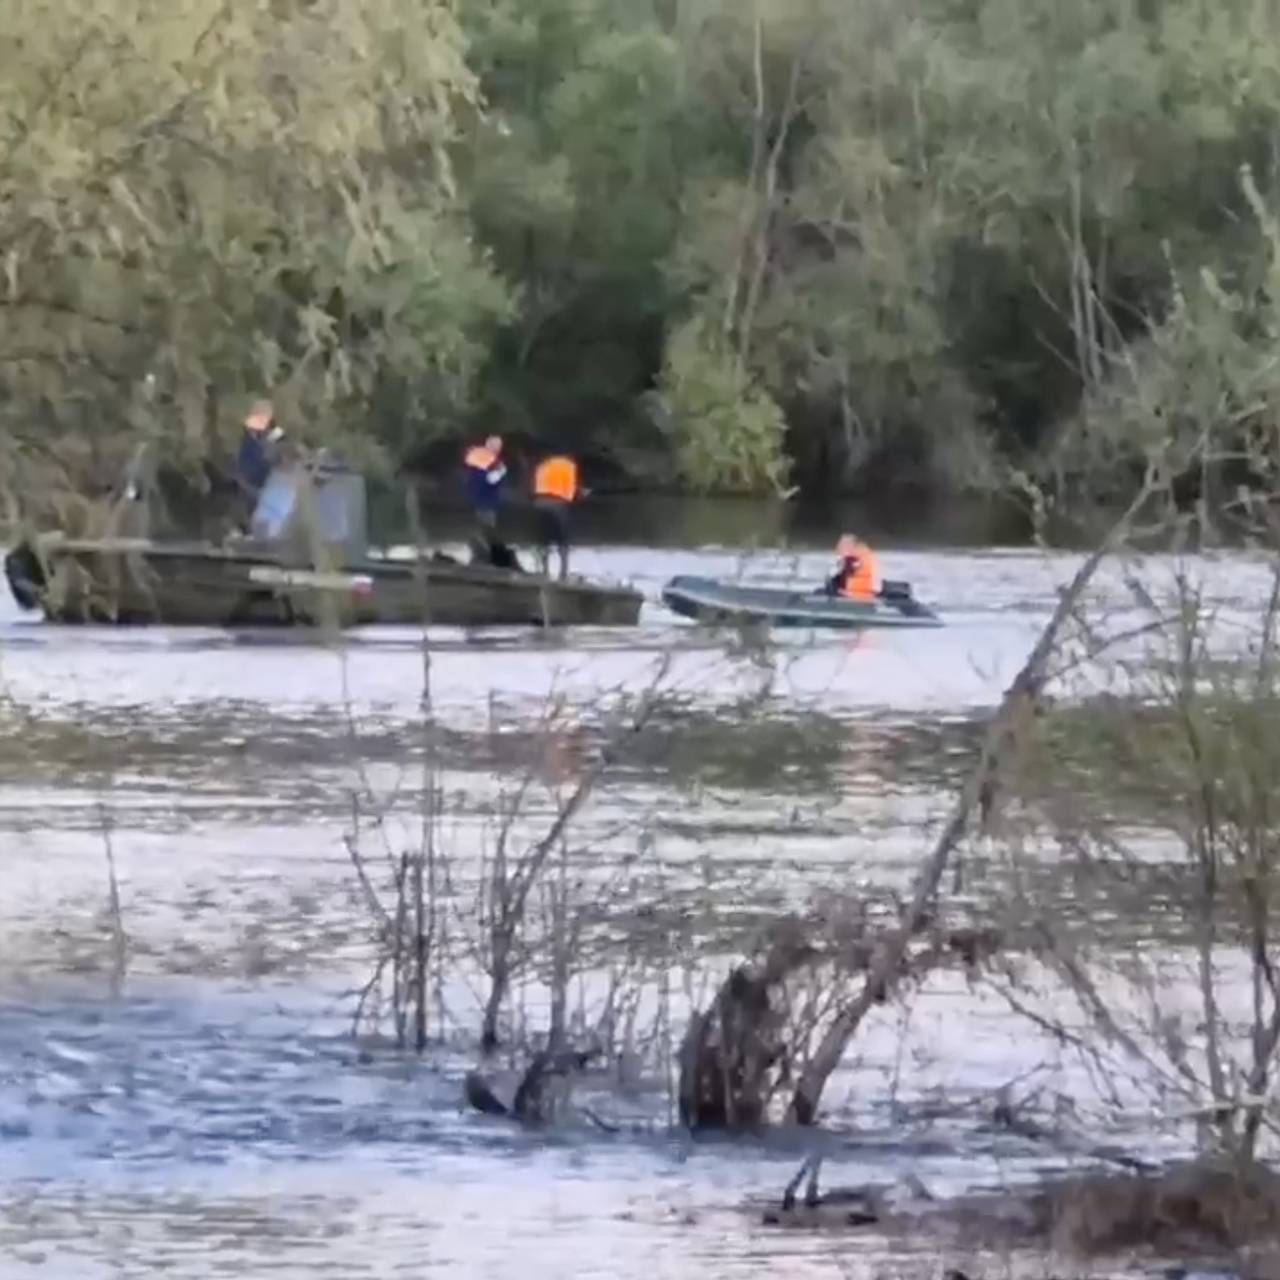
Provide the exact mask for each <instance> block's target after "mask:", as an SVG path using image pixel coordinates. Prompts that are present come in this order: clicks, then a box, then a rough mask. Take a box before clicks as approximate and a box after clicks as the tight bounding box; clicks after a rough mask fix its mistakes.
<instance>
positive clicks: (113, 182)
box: [0, 0, 505, 495]
mask: <svg viewBox="0 0 1280 1280" xmlns="http://www.w3.org/2000/svg"><path fill="white" fill-rule="evenodd" d="M0 74H3V77H4V80H5V84H6V90H7V102H6V107H7V110H6V113H5V115H4V116H3V117H0V174H2V175H3V177H0V260H2V261H3V263H4V273H3V280H2V281H0V305H2V312H0V313H2V315H3V324H2V326H0V414H3V418H4V426H5V428H6V436H7V440H8V443H9V446H10V447H9V448H7V449H6V451H5V469H6V474H7V478H8V480H9V485H8V487H9V490H10V492H22V493H24V495H30V494H31V493H32V492H33V491H34V490H35V489H36V488H37V487H39V486H44V485H55V486H56V485H57V484H62V485H66V486H70V487H72V488H76V489H83V488H85V487H86V486H92V485H93V484H95V483H100V482H101V481H102V480H103V477H104V476H106V475H110V474H111V469H112V468H114V466H115V464H116V462H117V461H118V457H119V453H120V450H121V446H122V443H124V442H125V441H128V442H129V443H134V442H136V441H137V440H138V439H141V438H148V439H151V440H154V441H157V442H159V443H160V444H161V445H162V447H163V451H164V452H165V453H166V454H168V456H169V457H171V458H174V459H177V460H183V461H186V462H188V463H189V462H192V461H193V460H195V459H199V458H203V457H205V456H206V455H207V454H208V453H209V451H210V450H211V449H213V448H215V447H216V440H217V437H218V436H219V435H220V434H221V433H222V432H224V431H225V430H228V429H230V428H231V427H232V426H233V424H234V423H235V421H236V418H237V416H238V410H239V408H240V403H241V402H242V400H243V398H244V397H247V396H248V395H251V394H261V393H263V392H269V393H271V394H273V395H274V396H275V397H276V399H277V400H278V401H279V402H280V403H281V406H282V411H283V413H284V415H285V416H286V418H287V420H288V421H289V422H290V424H291V425H292V426H293V427H294V428H295V430H296V431H297V432H299V433H301V434H306V433H308V432H312V433H316V434H328V433H331V432H332V431H333V429H334V427H335V424H337V423H339V422H343V423H345V424H347V425H351V424H362V423H366V422H368V419H369V413H370V406H371V405H374V406H376V405H377V404H378V403H379V402H380V401H381V402H384V403H390V404H392V405H394V408H395V410H396V414H397V417H398V418H399V419H400V420H402V421H404V422H406V423H409V424H413V425H415V426H416V425H417V423H419V422H420V421H421V420H422V418H421V415H422V414H423V413H424V412H425V411H427V410H429V411H430V414H431V418H430V421H432V422H437V421H439V420H440V418H441V417H442V416H444V415H447V414H449V413H450V412H451V411H456V409H457V407H458V406H460V405H461V404H463V403H465V400H466V396H467V393H468V385H469V381H470V378H471V375H472V372H473V368H474V365H475V362H476V357H477V352H478V349H479V347H478V340H479V339H480V338H481V337H482V333H483V327H484V325H485V324H486V323H487V322H488V321H489V320H491V319H492V318H493V317H494V316H496V315H498V314H500V313H501V311H502V308H503V306H504V305H505V299H504V295H503V291H502V290H501V289H500V288H499V287H498V286H497V284H496V283H495V282H494V280H493V278H492V276H491V275H490V273H489V271H488V269H487V267H486V265H485V263H484V261H483V259H482V257H481V256H480V255H478V254H477V253H476V252H475V251H474V250H473V248H472V247H471V244H470V241H469V237H468V235H467V233H466V230H465V227H464V226H463V225H462V224H461V223H460V221H459V219H458V216H457V213H456V194H455V190H454V183H453V179H452V174H451V167H450V160H449V147H450V144H451V142H452V141H453V138H454V121H455V116H456V113H457V111H458V109H459V108H460V107H461V106H464V105H465V104H467V103H468V102H470V101H471V100H472V99H473V97H474V93H475V85H474V81H473V79H472V77H471V75H470V73H469V72H468V70H467V67H466V65H465V60H464V48H463V43H462V38H461V35H460V33H459V30H458V28H457V26H456V24H455V22H454V19H453V16H452V11H451V6H450V5H449V4H448V3H447V0H318V2H316V3H301V2H291V0H275V2H274V3H271V4H260V5H234V4H224V3H220V2H219V0H175V3H165V4H159V3H154V2H153V0H90V3H88V4H82V3H76V4H71V3H70V0H16V2H15V4H13V5H11V6H10V7H9V10H8V16H7V18H6V33H5V40H4V41H3V42H0ZM399 429H400V428H399V422H397V423H396V424H395V425H393V426H392V427H391V428H390V429H389V430H388V432H387V433H386V435H385V436H384V438H385V439H386V440H387V442H388V443H392V444H393V445H394V444H399V443H401V441H400V440H398V439H397V437H396V432H397V430H399ZM33 467H35V468H36V470H35V471H33V470H32V468H33ZM37 482H38V485H37Z"/></svg>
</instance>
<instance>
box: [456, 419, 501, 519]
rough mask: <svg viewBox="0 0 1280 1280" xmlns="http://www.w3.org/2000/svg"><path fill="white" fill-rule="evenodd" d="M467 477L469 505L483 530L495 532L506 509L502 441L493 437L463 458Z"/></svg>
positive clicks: (473, 446) (475, 447) (471, 449)
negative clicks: (500, 516)
mask: <svg viewBox="0 0 1280 1280" xmlns="http://www.w3.org/2000/svg"><path fill="white" fill-rule="evenodd" d="M463 465H464V467H465V469H466V477H467V501H468V502H469V503H470V504H471V511H472V514H473V515H474V516H475V518H476V522H477V523H478V524H479V525H480V528H481V529H482V530H484V531H485V532H486V533H490V532H492V530H494V529H495V528H496V527H497V524H498V511H499V509H500V508H501V506H502V482H503V480H505V479H506V476H507V464H506V463H505V462H504V461H503V458H502V437H501V436H489V437H487V438H486V440H485V442H484V444H476V445H472V446H471V448H470V449H468V450H467V452H466V455H465V457H464V458H463Z"/></svg>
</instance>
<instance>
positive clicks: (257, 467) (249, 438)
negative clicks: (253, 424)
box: [236, 428, 271, 494]
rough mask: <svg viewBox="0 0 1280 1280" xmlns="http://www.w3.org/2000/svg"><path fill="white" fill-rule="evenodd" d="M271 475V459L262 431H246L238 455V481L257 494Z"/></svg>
mask: <svg viewBox="0 0 1280 1280" xmlns="http://www.w3.org/2000/svg"><path fill="white" fill-rule="evenodd" d="M270 474H271V458H270V456H269V455H268V453H267V446H266V442H265V441H264V440H263V438H262V433H261V432H260V431H250V430H248V428H246V429H245V432H244V434H243V435H242V436H241V437H240V449H239V452H238V453H237V454H236V479H237V480H239V482H240V484H241V485H242V486H243V487H244V488H245V489H247V490H248V491H249V492H250V493H254V494H256V493H257V492H258V491H259V490H260V489H261V488H262V486H263V485H264V484H266V482H267V476H269V475H270Z"/></svg>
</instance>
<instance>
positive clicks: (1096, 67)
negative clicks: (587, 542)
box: [0, 0, 1280, 496]
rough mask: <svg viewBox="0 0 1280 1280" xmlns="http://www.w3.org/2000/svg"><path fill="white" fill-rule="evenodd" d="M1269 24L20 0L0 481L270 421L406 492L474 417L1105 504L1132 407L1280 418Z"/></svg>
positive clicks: (980, 5)
mask: <svg viewBox="0 0 1280 1280" xmlns="http://www.w3.org/2000/svg"><path fill="white" fill-rule="evenodd" d="M1277 37H1280V11H1278V10H1277V9H1276V6H1275V5H1274V4H1273V3H1271V0H1222V3H1220V4H1216V5H1212V6H1208V5H1204V4H1203V3H1201V2H1200V0H1162V3H1158V4H1157V3H1153V0H1083V2H1082V3H1078V4H1072V5H1068V6H1064V5H1061V4H1058V3H1055V2H1054V0H915V3H912V4H909V5H904V4H901V3H899V2H896V0H860V2H859V3H858V4H853V5H850V4H847V3H841V2H840V0H746V2H744V0H629V2H627V3H624V2H623V0H262V2H260V3H255V4H248V5H238V4H225V3H220V2H219V0H178V2H177V3H175V4H171V5H163V6H162V5H159V4H156V3H155V2H154V0H89V2H88V3H87V4H79V3H77V4H76V5H75V6H72V5H71V4H70V2H69V0H14V3H13V4H11V5H10V9H9V17H8V21H7V23H6V31H5V35H4V38H3V40H2V41H0V71H2V72H3V74H4V77H5V83H6V87H7V89H8V93H7V96H6V107H5V110H4V112H3V114H0V262H2V263H3V268H4V269H3V273H2V274H0V413H3V415H4V420H5V426H6V429H7V431H8V433H9V438H10V443H11V445H12V444H13V443H14V442H17V443H18V444H19V445H20V448H18V449H16V450H15V449H13V448H10V449H9V450H8V451H7V455H6V456H7V457H8V460H9V466H10V468H12V467H14V466H16V465H18V464H19V463H21V464H22V465H26V466H30V465H31V463H32V462H33V460H35V459H39V458H45V459H46V461H47V460H48V456H49V454H50V451H52V453H53V454H54V455H56V456H57V458H58V459H59V465H61V466H63V467H66V466H68V465H70V464H71V462H72V461H74V462H75V465H76V467H78V468H79V469H80V470H81V471H83V470H84V469H85V467H86V466H87V465H88V464H91V463H92V464H95V465H96V462H95V460H96V459H98V456H99V454H101V451H102V450H103V449H107V448H108V442H116V445H115V446H113V447H118V445H119V443H120V442H122V441H125V440H126V439H129V440H132V439H134V438H136V437H137V436H138V435H139V433H142V434H144V435H149V436H153V437H156V438H159V439H162V440H163V441H164V442H165V445H166V448H168V449H169V450H170V451H171V452H173V453H174V454H175V456H181V457H190V458H196V457H204V456H207V455H208V454H209V453H210V452H211V451H213V450H215V449H216V447H217V441H218V440H220V439H222V438H223V437H225V436H226V435H227V434H228V433H230V432H233V431H234V428H235V423H236V421H237V418H238V412H239V408H240V406H241V405H242V403H243V401H244V399H245V398H247V397H248V396H250V395H254V394H260V393H271V394H274V395H275V396H276V397H277V398H278V399H279V400H280V401H281V403H282V405H283V406H284V407H285V411H286V414H287V415H288V416H289V417H290V419H291V420H292V421H293V423H294V424H295V428H296V429H306V430H312V431H314V432H315V433H316V434H317V435H322V436H325V437H326V438H328V437H331V436H332V435H333V434H334V433H335V432H336V433H339V434H345V437H346V439H347V441H348V443H351V442H355V443H357V444H359V445H360V446H361V447H362V450H363V453H364V454H365V455H366V456H372V455H374V454H379V453H380V454H381V455H382V456H384V457H385V458H386V459H387V460H388V461H390V462H391V463H393V464H394V463H403V462H404V461H405V460H406V459H410V458H412V457H413V456H414V454H415V452H417V451H418V450H419V449H420V447H421V446H423V445H424V444H426V443H429V442H430V441H431V440H432V439H436V438H452V437H454V436H457V435H459V434H460V433H462V432H463V431H466V430H473V429H480V428H481V427H484V428H488V427H497V428H500V429H502V430H505V431H507V432H508V433H510V434H514V435H524V436H525V437H527V438H528V439H529V440H530V441H533V442H537V443H555V444H557V445H560V446H565V447H571V448H575V449H579V450H581V451H583V452H585V453H587V454H588V455H594V456H597V457H606V456H607V457H610V458H612V459H613V460H614V461H615V462H616V463H617V464H618V465H619V466H620V467H621V469H622V470H623V471H625V472H628V473H630V474H631V475H633V476H635V477H637V478H643V477H645V476H650V477H654V476H657V477H667V476H673V477H675V478H676V479H678V480H679V481H681V482H683V483H685V484H688V485H690V486H693V487H697V488H732V489H742V488H757V489H766V488H769V487H772V486H776V485H777V484H778V483H779V480H780V478H781V477H782V475H783V473H784V471H785V472H787V473H788V474H789V475H790V477H791V479H792V480H794V481H795V482H798V483H799V484H801V485H802V486H808V487H810V488H818V487H823V486H829V487H830V486H834V487H840V488H845V489H858V488H862V489H871V488H877V489H880V488H883V487H884V486H885V485H886V484H893V483H899V484H902V483H922V484H927V485H934V486H941V487H944V488H955V487H957V486H960V485H964V484H970V483H978V484H990V483H993V482H994V483H999V482H1000V478H1001V475H1002V473H1003V472H1004V471H1005V470H1006V469H1016V470H1017V471H1018V472H1020V473H1021V474H1024V475H1032V476H1037V477H1038V478H1039V479H1040V480H1041V481H1048V482H1051V483H1052V484H1053V485H1054V486H1056V488H1057V490H1058V492H1059V494H1060V495H1064V496H1069V495H1070V494H1071V493H1072V492H1074V491H1076V490H1078V489H1080V488H1083V489H1086V490H1089V489H1092V488H1094V487H1096V485H1097V483H1098V481H1099V477H1102V478H1104V479H1105V478H1107V477H1111V478H1112V479H1114V480H1117V481H1125V479H1126V477H1128V476H1129V475H1130V473H1131V471H1132V469H1133V466H1136V464H1137V462H1138V460H1140V459H1141V458H1143V457H1145V456H1146V455H1147V453H1148V452H1149V443H1150V441H1149V433H1150V431H1152V430H1162V429H1164V427H1165V424H1166V423H1167V421H1168V417H1167V415H1164V416H1163V417H1162V414H1163V410H1162V411H1161V414H1157V413H1156V406H1157V402H1161V403H1163V401H1164V400H1166V399H1167V400H1168V401H1169V403H1170V405H1171V406H1172V407H1171V409H1170V412H1172V413H1174V414H1175V416H1180V417H1181V419H1183V420H1190V419H1192V418H1195V419H1196V420H1197V421H1198V422H1200V424H1201V425H1203V415H1204V414H1206V413H1210V414H1212V413H1215V412H1217V411H1216V410H1213V409H1212V408H1211V407H1206V406H1208V405H1209V402H1210V401H1212V403H1213V404H1217V405H1218V406H1219V408H1221V410H1222V414H1223V415H1224V416H1223V419H1222V421H1223V424H1225V425H1226V426H1227V427H1228V428H1229V429H1230V430H1231V431H1240V432H1244V433H1245V434H1248V435H1250V436H1251V437H1253V436H1256V435H1257V434H1258V432H1259V431H1260V430H1265V429H1269V427H1268V424H1269V423H1270V421H1271V419H1270V418H1269V417H1268V414H1269V413H1270V409H1269V408H1264V407H1263V406H1262V401H1261V400H1259V399H1258V397H1257V396H1256V395H1255V394H1254V393H1253V391H1252V390H1250V387H1251V386H1252V385H1253V383H1255V382H1256V381H1257V379H1258V378H1264V377H1265V364H1266V361H1267V359H1268V358H1269V357H1268V351H1269V343H1270V337H1269V328H1268V325H1269V320H1268V319H1267V315H1269V308H1270V306H1271V303H1270V301H1269V299H1270V297H1271V296H1272V292H1273V290H1272V285H1271V281H1270V273H1271V272H1272V271H1273V270H1274V239H1275V237H1274V234H1273V232H1272V216H1273V215H1272V214H1271V213H1270V212H1269V211H1270V210H1272V209H1273V208H1274V207H1275V200H1274V194H1275V186H1276V153H1275V148H1274V138H1275V136H1276V135H1277V128H1278V126H1280V54H1277V52H1276V50H1277V49H1280V40H1278V39H1277ZM1245 172H1247V174H1248V179H1247V181H1246V180H1244V179H1242V173H1245ZM1224 343H1225V344H1226V346H1225V347H1224V345H1223V344H1224ZM1177 368H1181V369H1182V370H1183V371H1184V372H1185V376H1186V378H1187V379H1188V380H1189V386H1190V387H1191V390H1190V391H1189V392H1188V394H1180V392H1179V390H1178V387H1177V380H1176V377H1175V370H1176V369H1177ZM148 375H151V380H150V381H148ZM1215 380H1216V381H1215ZM1215 386H1216V387H1217V390H1213V387H1215ZM1205 397H1208V400H1206V399H1205ZM1267 403H1268V405H1269V403H1270V402H1269V401H1268V402H1267ZM779 424H781V426H780V425H779ZM1100 462H1105V466H1103V467H1102V468H1101V469H1100V468H1099V464H1100ZM90 469H91V468H90ZM1126 482H1127V481H1126ZM1073 486H1074V488H1073Z"/></svg>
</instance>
